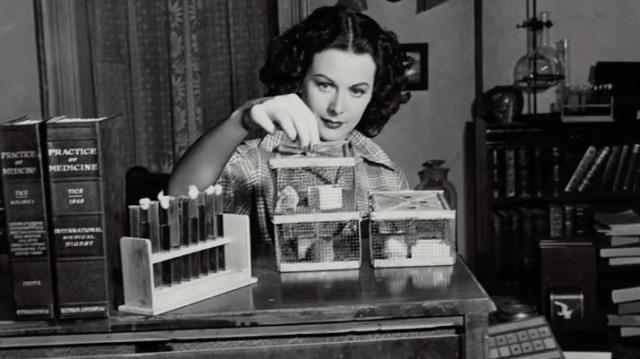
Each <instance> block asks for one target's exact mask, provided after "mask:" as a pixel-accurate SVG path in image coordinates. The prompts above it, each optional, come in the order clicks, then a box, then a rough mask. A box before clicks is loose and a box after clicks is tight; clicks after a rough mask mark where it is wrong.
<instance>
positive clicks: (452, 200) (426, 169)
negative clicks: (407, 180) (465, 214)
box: [415, 160, 457, 209]
mask: <svg viewBox="0 0 640 359" xmlns="http://www.w3.org/2000/svg"><path fill="white" fill-rule="evenodd" d="M444 162H445V161H444V160H428V161H426V162H425V163H423V164H422V170H421V171H420V172H418V177H419V178H420V183H419V184H418V185H417V186H416V187H415V189H416V190H441V191H443V192H444V199H445V200H446V201H447V203H448V204H449V207H451V209H456V204H457V193H456V188H455V187H454V186H453V183H451V182H450V181H449V179H448V178H447V175H448V174H449V168H446V167H442V165H443V164H444Z"/></svg>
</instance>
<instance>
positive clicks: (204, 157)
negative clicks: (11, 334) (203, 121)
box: [169, 7, 410, 239]
mask: <svg viewBox="0 0 640 359" xmlns="http://www.w3.org/2000/svg"><path fill="white" fill-rule="evenodd" d="M409 67H410V59H409V58H408V57H407V56H406V54H405V53H404V52H402V51H401V50H400V47H399V43H398V41H397V39H396V36H395V34H394V33H392V32H390V31H386V30H383V29H382V28H381V27H380V26H379V25H378V24H377V23H376V22H375V21H374V20H373V19H371V18H370V17H368V16H366V15H364V14H361V13H359V12H356V11H353V10H349V9H348V8H344V7H323V8H319V9H317V10H315V11H314V12H313V13H312V14H311V15H309V16H308V17H307V18H306V19H305V20H304V21H302V22H301V23H300V24H298V25H296V26H294V27H292V28H291V29H289V30H288V31H286V32H285V33H284V34H282V35H281V36H279V37H276V38H275V39H274V40H273V41H272V42H271V43H270V45H269V50H268V54H267V60H266V64H265V65H264V67H263V68H262V69H261V71H260V80H261V81H262V82H263V83H265V84H266V85H267V87H268V93H267V96H268V97H265V98H260V99H257V100H253V101H249V102H248V103H246V104H244V105H242V106H241V107H240V108H238V109H237V110H235V111H234V112H233V113H232V114H231V116H229V117H228V118H227V119H226V120H225V121H223V122H222V123H220V124H219V125H217V126H216V127H214V128H212V129H211V130H209V131H208V132H207V133H205V134H204V135H203V136H202V137H201V138H199V139H198V141H196V142H195V143H194V144H193V145H192V146H191V147H190V148H189V149H188V151H187V152H186V153H185V155H184V156H183V157H182V158H181V159H180V161H179V162H178V163H177V165H176V167H175V169H174V171H173V173H172V175H171V180H170V183H169V192H170V194H172V195H180V194H185V193H186V192H187V188H188V186H189V185H195V186H197V187H198V188H199V189H203V188H205V187H207V186H209V185H211V184H212V183H214V182H216V181H217V182H218V183H220V184H221V185H222V186H223V188H224V199H225V212H227V213H239V214H251V215H252V224H255V225H257V226H258V227H257V228H256V227H254V230H256V229H257V230H258V231H259V232H257V233H256V232H253V235H252V236H259V237H260V238H262V239H268V238H271V237H272V236H271V233H272V230H271V223H270V220H269V215H270V213H272V211H273V180H272V173H271V171H270V170H269V166H268V160H269V158H270V155H271V152H272V151H273V150H274V149H275V148H276V147H277V146H279V145H281V144H292V143H296V144H297V145H299V146H301V147H303V148H307V147H309V146H312V145H314V144H316V143H318V142H320V141H337V140H346V141H349V142H351V145H352V147H353V149H354V153H355V156H356V162H357V165H356V177H357V180H356V181H357V184H356V186H357V189H356V196H357V207H358V211H359V212H361V213H362V214H365V213H366V212H367V208H368V204H367V196H368V193H369V192H370V191H383V190H399V189H408V183H407V180H406V177H405V175H404V173H403V172H402V170H401V169H400V168H399V167H398V166H397V165H395V164H394V163H393V162H392V161H391V160H390V159H389V158H388V157H387V155H386V154H385V153H384V151H383V150H382V149H381V148H380V147H378V146H377V145H376V144H374V143H373V142H372V141H371V140H370V139H369V138H368V137H375V136H376V135H378V134H379V133H380V131H381V130H382V128H383V127H384V125H385V124H386V123H387V121H388V120H389V118H390V117H391V116H392V115H393V114H395V113H396V112H397V110H398V108H399V106H400V104H402V103H405V102H407V101H408V99H409V97H410V96H409V94H408V93H403V89H404V86H405V84H406V77H405V71H406V70H407V69H408V68H409ZM254 131H263V132H266V136H264V137H263V138H258V139H253V140H246V141H245V139H246V137H247V136H248V134H249V133H250V132H254ZM225 164H226V166H225Z"/></svg>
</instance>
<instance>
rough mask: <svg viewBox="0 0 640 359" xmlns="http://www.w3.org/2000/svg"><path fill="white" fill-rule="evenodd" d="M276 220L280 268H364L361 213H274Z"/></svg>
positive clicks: (300, 269)
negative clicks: (285, 214)
mask: <svg viewBox="0 0 640 359" xmlns="http://www.w3.org/2000/svg"><path fill="white" fill-rule="evenodd" d="M273 222H274V227H275V249H276V263H277V265H278V270H279V271H281V272H299V271H313V270H332V269H354V268H359V267H360V250H361V237H360V216H359V214H358V212H351V213H339V214H336V213H327V214H311V215H309V214H306V215H293V216H274V217H273Z"/></svg>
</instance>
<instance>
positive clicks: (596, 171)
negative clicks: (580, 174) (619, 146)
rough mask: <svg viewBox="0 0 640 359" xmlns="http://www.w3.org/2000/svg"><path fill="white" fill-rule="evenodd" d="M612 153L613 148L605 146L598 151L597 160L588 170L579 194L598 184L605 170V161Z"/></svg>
mask: <svg viewBox="0 0 640 359" xmlns="http://www.w3.org/2000/svg"><path fill="white" fill-rule="evenodd" d="M610 153H611V147H609V146H604V147H602V148H601V149H599V150H598V152H597V153H596V157H595V159H594V160H593V162H592V164H591V166H590V167H589V169H588V170H587V173H586V174H585V176H584V178H583V179H582V181H581V182H580V183H579V184H578V192H585V191H586V190H587V189H589V188H590V187H591V186H592V185H593V184H594V183H595V182H596V179H597V176H599V175H601V173H602V171H603V170H604V166H605V161H606V160H607V158H609V154H610Z"/></svg>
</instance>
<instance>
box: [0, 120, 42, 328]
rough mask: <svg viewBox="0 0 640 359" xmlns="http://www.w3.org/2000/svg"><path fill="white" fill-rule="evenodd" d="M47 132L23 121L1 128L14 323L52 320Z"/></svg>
mask: <svg viewBox="0 0 640 359" xmlns="http://www.w3.org/2000/svg"><path fill="white" fill-rule="evenodd" d="M45 133H46V132H45V126H44V121H41V120H32V119H29V118H27V117H23V118H19V119H15V120H12V121H9V122H7V123H4V124H3V125H2V126H0V158H1V161H0V166H1V167H2V184H3V185H2V189H3V194H4V200H5V207H6V208H5V211H6V223H7V232H8V233H7V238H8V240H9V246H10V250H9V258H10V268H11V277H12V282H13V298H14V302H15V306H14V307H15V309H14V313H15V318H16V319H18V320H36V319H38V320H40V319H52V318H54V315H55V312H54V294H53V289H52V288H53V278H52V266H51V243H50V237H49V220H48V211H47V202H48V200H47V199H48V188H47V186H48V183H47V171H46V170H45V169H46V152H43V149H44V148H45V147H44V146H45V139H46V138H45ZM43 154H44V155H43ZM5 290H8V288H5Z"/></svg>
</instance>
